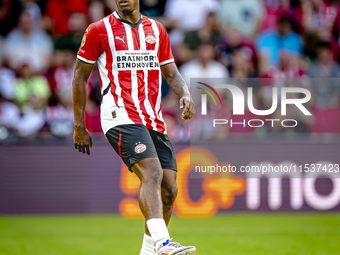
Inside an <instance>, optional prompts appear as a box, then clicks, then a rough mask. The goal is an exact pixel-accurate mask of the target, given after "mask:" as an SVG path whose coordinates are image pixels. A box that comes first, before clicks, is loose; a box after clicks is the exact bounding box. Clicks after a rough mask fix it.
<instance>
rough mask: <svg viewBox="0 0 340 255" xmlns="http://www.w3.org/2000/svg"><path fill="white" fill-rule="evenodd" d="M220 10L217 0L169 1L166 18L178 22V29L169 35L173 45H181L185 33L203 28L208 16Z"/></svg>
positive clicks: (166, 7)
mask: <svg viewBox="0 0 340 255" xmlns="http://www.w3.org/2000/svg"><path fill="white" fill-rule="evenodd" d="M218 8H219V3H218V1H217V0H186V1H182V0H168V1H167V4H166V6H165V16H166V17H168V18H170V19H174V20H175V21H176V22H177V25H176V27H177V29H173V30H172V31H171V32H170V33H169V37H170V41H171V44H172V45H175V46H178V45H180V44H181V43H182V42H183V40H184V32H186V31H195V30H199V29H200V28H202V26H203V25H204V22H205V20H206V17H207V15H208V14H209V13H210V12H216V11H217V10H218Z"/></svg>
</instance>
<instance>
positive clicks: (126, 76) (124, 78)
mask: <svg viewBox="0 0 340 255" xmlns="http://www.w3.org/2000/svg"><path fill="white" fill-rule="evenodd" d="M118 81H119V84H120V86H121V89H122V94H121V95H122V98H124V106H125V109H126V111H127V114H128V116H129V118H130V119H131V120H132V121H133V122H134V123H135V124H143V122H142V120H141V118H140V117H139V113H138V111H137V108H136V107H135V103H134V101H133V99H132V79H131V71H120V72H119V74H118Z"/></svg>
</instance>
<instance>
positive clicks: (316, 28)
mask: <svg viewBox="0 0 340 255" xmlns="http://www.w3.org/2000/svg"><path fill="white" fill-rule="evenodd" d="M336 16H337V10H336V8H335V6H334V3H332V2H331V1H328V0H304V1H301V8H300V19H301V23H302V26H303V28H304V29H305V32H307V33H312V34H317V35H318V37H319V38H320V39H321V40H326V41H330V40H331V37H332V28H333V24H334V21H335V19H336Z"/></svg>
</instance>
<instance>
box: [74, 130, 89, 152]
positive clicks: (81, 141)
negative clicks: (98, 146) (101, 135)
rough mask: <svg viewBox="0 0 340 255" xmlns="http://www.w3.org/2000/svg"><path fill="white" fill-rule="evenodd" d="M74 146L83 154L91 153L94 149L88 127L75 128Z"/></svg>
mask: <svg viewBox="0 0 340 255" xmlns="http://www.w3.org/2000/svg"><path fill="white" fill-rule="evenodd" d="M73 141H74V148H75V149H76V150H78V151H79V152H82V153H83V154H85V153H87V155H90V154H91V152H90V149H92V137H91V135H90V133H89V131H87V129H86V128H80V129H78V128H75V130H74V134H73Z"/></svg>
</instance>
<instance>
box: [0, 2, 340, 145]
mask: <svg viewBox="0 0 340 255" xmlns="http://www.w3.org/2000/svg"><path fill="white" fill-rule="evenodd" d="M140 2H141V13H142V14H143V15H146V16H148V17H151V18H154V19H156V20H158V21H159V22H161V23H162V24H163V25H164V26H165V27H166V29H167V30H168V33H169V36H170V40H171V44H172V50H173V53H174V56H175V59H176V63H177V65H178V66H179V69H180V72H181V73H182V75H183V77H184V78H185V80H186V81H187V83H188V84H190V78H230V79H233V81H234V83H235V84H237V85H239V86H240V88H242V89H243V90H246V88H247V87H252V88H253V89H254V99H253V100H254V106H256V107H257V109H261V108H262V109H269V108H270V106H271V95H272V94H271V88H272V87H273V86H276V87H284V86H295V87H296V86H303V87H307V88H308V89H309V90H311V91H312V95H313V98H312V100H311V101H310V102H309V104H308V106H307V107H308V108H309V109H310V111H312V112H313V117H311V118H306V117H305V116H302V115H301V114H300V113H299V112H298V111H297V110H296V109H295V108H292V109H288V110H287V116H285V119H297V120H299V125H298V126H297V127H296V128H293V129H290V131H289V132H296V133H340V105H339V103H340V101H339V96H340V84H339V83H338V80H337V79H331V78H340V66H339V61H340V43H339V42H340V41H339V40H340V9H339V4H338V3H337V2H336V1H331V0H141V1H140ZM115 9H116V6H115V2H114V0H72V1H68V0H0V140H4V139H7V138H8V137H12V136H16V137H37V136H38V137H45V136H46V137H57V138H65V137H70V136H71V135H72V132H73V111H72V78H73V71H74V65H75V60H76V55H77V51H78V48H79V46H80V43H81V40H82V36H83V33H84V31H85V29H86V28H87V26H88V25H89V24H90V23H92V22H96V21H98V20H100V19H102V18H103V17H105V16H107V15H109V14H110V13H112V12H113V11H115ZM95 68H96V67H95ZM253 78H263V79H261V80H258V79H253ZM295 78H302V79H298V80H297V79H295ZM325 78H328V79H325ZM252 81H253V82H252ZM257 81H260V82H257ZM339 81H340V80H339ZM293 83H294V84H293ZM297 83H298V84H299V85H297ZM162 92H163V117H164V118H165V120H166V123H167V126H168V133H169V135H170V136H171V138H172V139H173V141H175V142H176V141H185V140H188V139H189V134H190V130H189V125H188V124H187V123H184V122H183V121H181V112H180V110H179V109H178V108H179V107H178V99H177V97H176V96H175V95H174V93H171V92H170V89H169V87H168V86H167V85H166V83H165V84H164V86H163V88H162ZM222 96H223V95H222ZM225 96H226V97H228V95H225ZM293 96H294V95H293ZM296 96H299V95H296ZM88 97H89V100H88V103H87V109H86V124H87V128H88V130H89V131H90V132H92V133H98V134H100V133H101V127H100V116H99V107H100V102H101V93H100V85H99V79H98V74H97V72H96V71H94V72H92V75H91V77H90V79H89V84H88ZM229 105H232V104H229ZM198 111H200V109H199V106H198ZM230 112H231V108H230V106H226V105H225V106H223V108H222V107H220V109H218V111H216V115H222V114H223V116H229V118H231V114H230ZM223 118H225V117H223ZM238 118H239V117H238ZM242 118H243V119H254V116H252V115H251V113H250V112H249V110H248V109H246V115H245V116H244V117H242ZM272 118H275V119H282V116H280V114H277V113H274V114H273V116H272ZM256 119H258V117H256ZM235 120H236V119H235ZM191 124H192V125H194V126H195V127H200V126H202V124H203V123H202V121H201V119H200V117H197V118H195V120H194V121H192V122H191ZM192 129H193V128H192ZM197 129H198V128H197ZM263 130H264V131H263ZM240 132H241V133H248V134H250V135H252V134H254V133H255V132H258V130H257V129H256V128H251V127H248V128H243V129H241V128H236V127H235V128H233V127H223V128H221V129H218V130H217V131H216V130H214V131H211V132H210V133H209V134H208V136H209V137H214V136H216V137H218V138H219V139H222V138H225V137H227V136H228V135H229V134H230V133H240ZM261 132H286V129H283V128H282V127H281V126H279V125H278V126H275V127H274V128H262V131H261ZM195 133H196V136H197V137H203V136H207V134H201V133H200V132H195Z"/></svg>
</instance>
